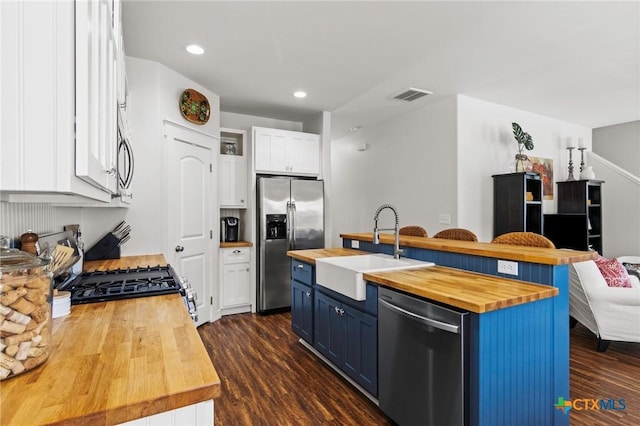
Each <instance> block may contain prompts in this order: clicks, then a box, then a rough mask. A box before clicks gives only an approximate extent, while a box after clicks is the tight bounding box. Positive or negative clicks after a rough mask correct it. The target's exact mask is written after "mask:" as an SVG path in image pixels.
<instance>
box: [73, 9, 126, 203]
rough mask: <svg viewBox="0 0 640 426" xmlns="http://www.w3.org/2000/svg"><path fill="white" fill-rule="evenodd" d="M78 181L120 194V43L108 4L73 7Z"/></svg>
mask: <svg viewBox="0 0 640 426" xmlns="http://www.w3.org/2000/svg"><path fill="white" fill-rule="evenodd" d="M75 7H76V12H75V17H76V21H75V30H76V37H75V39H76V61H75V64H76V67H75V71H76V90H75V93H76V175H77V176H78V177H79V178H81V179H83V180H85V181H87V182H89V183H90V184H92V185H95V186H97V187H98V188H102V189H104V190H106V191H108V192H110V193H115V192H116V190H117V187H116V185H117V176H116V155H117V136H116V129H117V98H116V89H117V84H116V71H117V64H116V38H115V34H114V28H113V20H112V13H113V10H112V2H111V1H109V0H93V1H77V2H75Z"/></svg>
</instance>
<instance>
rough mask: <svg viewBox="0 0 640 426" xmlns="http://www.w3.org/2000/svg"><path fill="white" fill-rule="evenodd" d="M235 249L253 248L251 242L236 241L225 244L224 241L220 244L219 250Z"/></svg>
mask: <svg viewBox="0 0 640 426" xmlns="http://www.w3.org/2000/svg"><path fill="white" fill-rule="evenodd" d="M235 247H253V243H252V242H251V241H236V242H233V243H227V242H224V241H221V242H220V248H235Z"/></svg>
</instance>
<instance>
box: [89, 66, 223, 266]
mask: <svg viewBox="0 0 640 426" xmlns="http://www.w3.org/2000/svg"><path fill="white" fill-rule="evenodd" d="M127 80H128V83H129V91H130V100H129V104H130V109H129V120H130V125H131V134H132V136H131V139H132V140H131V144H132V147H133V152H134V158H135V172H134V175H133V182H132V192H133V197H134V198H133V203H132V205H131V207H130V208H129V209H128V210H127V212H126V217H125V219H126V221H127V223H129V224H130V225H131V240H130V241H129V242H128V243H127V244H125V245H124V246H123V247H122V254H123V255H138V254H149V253H164V251H165V248H166V247H167V227H166V223H167V216H166V211H167V209H166V208H165V206H166V203H167V202H175V200H172V198H171V194H167V193H166V191H165V188H166V182H165V179H166V173H165V172H166V170H165V169H166V167H165V161H166V158H165V144H166V140H165V139H164V137H163V120H165V119H166V120H170V121H173V122H175V123H178V124H180V125H182V126H185V127H189V128H192V129H195V130H198V131H202V132H206V133H209V134H211V135H216V136H217V135H218V134H219V126H220V115H219V109H220V98H219V97H218V96H217V95H216V94H215V93H213V92H211V91H209V90H207V89H206V88H204V87H202V86H200V85H198V84H196V83H195V82H193V81H191V80H189V79H187V78H186V77H184V76H182V75H180V74H178V73H176V72H174V71H173V70H171V69H169V68H167V67H165V66H164V65H161V64H159V63H156V62H153V61H147V60H144V59H138V58H132V57H128V58H127ZM188 88H193V89H195V90H197V91H199V92H200V93H202V94H203V95H205V96H206V97H207V99H208V100H209V104H210V106H211V117H210V119H209V121H208V122H207V123H206V124H204V125H197V124H193V123H190V122H188V121H186V120H185V119H184V118H183V117H182V115H181V113H180V109H179V106H178V105H179V98H180V94H181V93H182V92H183V91H184V90H185V89H188ZM89 214H91V213H88V214H87V216H89ZM91 215H95V213H93V214H91ZM110 215H111V216H113V215H115V212H114V213H111V214H110ZM106 221H107V220H105V222H106ZM115 223H117V221H116V222H115ZM216 229H217V228H216Z"/></svg>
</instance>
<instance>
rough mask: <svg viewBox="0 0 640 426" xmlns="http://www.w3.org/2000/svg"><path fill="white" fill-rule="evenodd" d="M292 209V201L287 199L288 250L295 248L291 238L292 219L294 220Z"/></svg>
mask: <svg viewBox="0 0 640 426" xmlns="http://www.w3.org/2000/svg"><path fill="white" fill-rule="evenodd" d="M291 216H292V211H291V201H287V250H291V249H292V248H293V245H292V240H291V233H292V230H291V221H292V218H291Z"/></svg>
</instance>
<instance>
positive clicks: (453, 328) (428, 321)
mask: <svg viewBox="0 0 640 426" xmlns="http://www.w3.org/2000/svg"><path fill="white" fill-rule="evenodd" d="M378 301H379V302H380V303H381V304H382V305H383V306H384V307H386V308H387V309H390V310H392V311H396V312H397V313H399V314H401V315H403V316H405V317H407V318H410V319H412V320H414V321H418V322H421V323H423V324H425V325H428V326H430V327H434V328H437V329H439V330H443V331H447V332H449V333H456V334H458V333H459V332H460V327H459V326H457V325H453V324H449V323H446V322H442V321H438V320H434V319H432V318H427V317H423V316H422V315H418V314H414V313H413V312H410V311H407V310H406V309H402V308H401V307H399V306H396V305H394V304H393V303H389V302H387V301H386V300H382V299H380V298H378Z"/></svg>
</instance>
